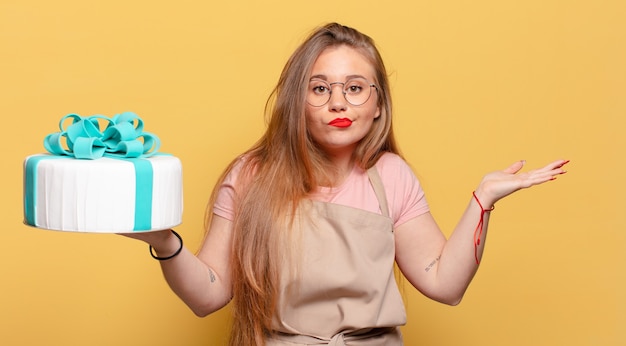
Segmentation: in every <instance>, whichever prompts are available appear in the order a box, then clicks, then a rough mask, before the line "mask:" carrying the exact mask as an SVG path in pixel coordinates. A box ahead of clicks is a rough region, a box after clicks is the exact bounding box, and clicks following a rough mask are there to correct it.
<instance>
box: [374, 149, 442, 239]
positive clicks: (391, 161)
mask: <svg viewBox="0 0 626 346" xmlns="http://www.w3.org/2000/svg"><path fill="white" fill-rule="evenodd" d="M380 161H382V162H380ZM380 161H379V164H377V168H378V169H379V174H380V176H381V179H382V181H383V185H384V187H385V191H386V195H387V200H388V203H389V209H390V213H391V217H392V218H393V221H394V227H398V226H400V225H401V224H403V223H405V222H407V221H409V220H410V219H412V218H414V217H417V216H419V215H422V214H424V213H427V212H429V211H430V208H429V206H428V202H427V201H426V195H425V194H424V190H423V189H422V186H421V185H420V182H419V180H418V179H417V177H416V176H415V174H414V173H413V170H412V169H411V167H410V166H409V165H408V164H407V163H406V162H405V161H404V160H403V159H402V158H401V157H399V156H397V155H393V154H386V155H383V157H381V158H380Z"/></svg>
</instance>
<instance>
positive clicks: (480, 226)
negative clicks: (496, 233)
mask: <svg viewBox="0 0 626 346" xmlns="http://www.w3.org/2000/svg"><path fill="white" fill-rule="evenodd" d="M472 195H473V196H474V199H475V200H476V202H477V203H478V206H479V207H480V220H479V221H478V225H476V229H475V230H474V257H475V258H476V264H480V260H478V245H480V237H481V236H482V235H483V224H484V223H485V213H486V212H488V211H492V210H494V209H495V208H496V206H495V205H493V206H491V208H489V209H485V208H483V205H482V204H480V201H479V200H478V197H476V191H472Z"/></svg>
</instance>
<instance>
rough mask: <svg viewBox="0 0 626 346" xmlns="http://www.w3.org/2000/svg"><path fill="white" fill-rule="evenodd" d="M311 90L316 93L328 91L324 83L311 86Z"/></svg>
mask: <svg viewBox="0 0 626 346" xmlns="http://www.w3.org/2000/svg"><path fill="white" fill-rule="evenodd" d="M313 92H314V93H316V94H326V93H328V87H326V86H324V85H318V86H315V87H313Z"/></svg>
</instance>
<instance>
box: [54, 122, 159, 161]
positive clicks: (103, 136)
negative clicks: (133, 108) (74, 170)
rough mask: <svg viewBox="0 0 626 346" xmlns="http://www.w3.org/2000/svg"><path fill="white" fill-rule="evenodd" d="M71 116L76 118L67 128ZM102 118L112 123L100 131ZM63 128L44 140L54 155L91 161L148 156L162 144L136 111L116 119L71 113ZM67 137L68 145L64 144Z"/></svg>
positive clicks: (62, 125) (61, 123)
mask: <svg viewBox="0 0 626 346" xmlns="http://www.w3.org/2000/svg"><path fill="white" fill-rule="evenodd" d="M67 119H72V123H71V124H70V125H69V126H67V128H64V123H65V122H66V120H67ZM99 119H102V120H104V121H105V122H106V123H108V124H107V126H106V128H105V129H104V131H101V130H100V123H99ZM59 128H60V129H61V131H60V132H55V133H51V134H49V135H47V136H46V138H45V139H44V143H43V144H44V147H45V148H46V150H47V151H48V152H50V153H51V154H53V155H67V156H73V157H75V158H77V159H89V160H93V159H98V158H101V157H103V156H108V157H117V158H144V157H150V156H152V155H154V154H155V153H156V152H157V151H158V150H159V147H160V146H161V141H160V140H159V138H158V137H157V136H156V135H154V134H152V133H148V132H144V131H143V120H141V118H140V117H139V116H137V115H136V114H135V113H132V112H124V113H120V114H117V115H115V116H114V117H113V118H108V117H106V116H104V115H93V116H90V117H81V116H80V115H78V114H68V115H66V116H64V117H63V118H61V121H60V122H59ZM63 137H65V144H66V145H67V148H65V147H64V145H63Z"/></svg>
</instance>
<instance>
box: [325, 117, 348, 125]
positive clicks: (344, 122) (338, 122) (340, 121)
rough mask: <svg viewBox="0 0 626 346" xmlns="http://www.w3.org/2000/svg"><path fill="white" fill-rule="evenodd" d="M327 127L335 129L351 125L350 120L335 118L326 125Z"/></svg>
mask: <svg viewBox="0 0 626 346" xmlns="http://www.w3.org/2000/svg"><path fill="white" fill-rule="evenodd" d="M328 125H330V126H335V127H348V126H350V125H352V120H350V119H348V118H337V119H333V120H332V121H331V122H330V123H328Z"/></svg>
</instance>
